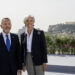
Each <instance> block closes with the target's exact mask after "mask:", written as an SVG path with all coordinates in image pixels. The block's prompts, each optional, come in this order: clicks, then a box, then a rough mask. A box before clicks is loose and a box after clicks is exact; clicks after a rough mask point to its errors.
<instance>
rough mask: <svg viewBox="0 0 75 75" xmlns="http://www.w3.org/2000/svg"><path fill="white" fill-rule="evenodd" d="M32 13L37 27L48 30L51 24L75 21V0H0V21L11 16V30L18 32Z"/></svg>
mask: <svg viewBox="0 0 75 75" xmlns="http://www.w3.org/2000/svg"><path fill="white" fill-rule="evenodd" d="M30 14H31V15H33V16H34V17H35V21H36V22H35V27H36V28H40V29H42V30H44V31H47V30H48V26H49V25H53V24H57V23H64V22H68V21H75V0H0V22H1V19H2V18H4V17H9V18H10V19H11V21H12V30H11V32H15V33H16V32H18V30H19V29H21V28H22V27H23V26H24V24H23V19H24V17H25V16H27V15H30ZM0 31H1V29H0Z"/></svg>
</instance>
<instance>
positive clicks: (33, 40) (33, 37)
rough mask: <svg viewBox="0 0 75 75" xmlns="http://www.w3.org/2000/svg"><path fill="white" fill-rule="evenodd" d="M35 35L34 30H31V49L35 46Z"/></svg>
mask: <svg viewBox="0 0 75 75" xmlns="http://www.w3.org/2000/svg"><path fill="white" fill-rule="evenodd" d="M35 37H36V30H35V29H34V30H33V35H32V44H31V50H33V47H34V46H35V43H34V42H35Z"/></svg>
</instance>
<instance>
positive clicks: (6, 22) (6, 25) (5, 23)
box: [1, 19, 11, 34]
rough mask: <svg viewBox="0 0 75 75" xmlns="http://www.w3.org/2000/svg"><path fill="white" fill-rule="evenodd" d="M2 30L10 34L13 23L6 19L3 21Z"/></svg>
mask: <svg viewBox="0 0 75 75" xmlns="http://www.w3.org/2000/svg"><path fill="white" fill-rule="evenodd" d="M1 28H2V29H3V32H4V33H6V34H8V33H9V32H10V29H11V22H10V21H9V20H8V19H4V20H3V21H2V25H1Z"/></svg>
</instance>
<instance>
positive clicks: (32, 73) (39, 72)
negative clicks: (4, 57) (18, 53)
mask: <svg viewBox="0 0 75 75" xmlns="http://www.w3.org/2000/svg"><path fill="white" fill-rule="evenodd" d="M37 61H38V60H37ZM26 69H27V72H28V75H44V71H43V67H42V65H39V66H34V65H33V61H32V57H31V53H27V56H26Z"/></svg>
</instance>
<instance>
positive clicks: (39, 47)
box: [21, 29, 47, 65]
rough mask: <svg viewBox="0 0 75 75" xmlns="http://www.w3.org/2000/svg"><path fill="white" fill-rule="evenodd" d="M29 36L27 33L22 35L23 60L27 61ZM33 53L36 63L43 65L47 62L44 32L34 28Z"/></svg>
mask: <svg viewBox="0 0 75 75" xmlns="http://www.w3.org/2000/svg"><path fill="white" fill-rule="evenodd" d="M26 39H27V36H26V34H25V33H23V34H22V35H21V49H22V62H23V63H25V61H24V60H25V58H26V53H27V41H26ZM31 55H32V59H33V63H34V65H42V64H43V63H47V48H46V40H45V36H44V32H43V31H40V30H36V29H34V31H33V38H32V48H31Z"/></svg>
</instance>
